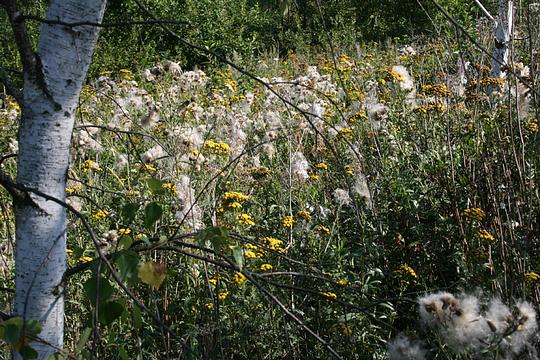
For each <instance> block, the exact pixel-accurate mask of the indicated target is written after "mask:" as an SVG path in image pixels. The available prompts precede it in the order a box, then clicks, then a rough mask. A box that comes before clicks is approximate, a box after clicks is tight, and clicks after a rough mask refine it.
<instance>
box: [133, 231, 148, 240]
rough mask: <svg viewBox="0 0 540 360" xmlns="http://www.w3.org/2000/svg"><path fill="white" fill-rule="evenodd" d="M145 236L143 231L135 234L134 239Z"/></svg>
mask: <svg viewBox="0 0 540 360" xmlns="http://www.w3.org/2000/svg"><path fill="white" fill-rule="evenodd" d="M144 237H146V235H145V234H144V233H138V234H137V235H135V239H137V240H140V239H142V238H144Z"/></svg>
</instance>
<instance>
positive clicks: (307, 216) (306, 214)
mask: <svg viewBox="0 0 540 360" xmlns="http://www.w3.org/2000/svg"><path fill="white" fill-rule="evenodd" d="M296 215H298V217H301V218H302V219H304V220H311V212H309V211H307V210H300V211H299V212H298V213H297V214H296Z"/></svg>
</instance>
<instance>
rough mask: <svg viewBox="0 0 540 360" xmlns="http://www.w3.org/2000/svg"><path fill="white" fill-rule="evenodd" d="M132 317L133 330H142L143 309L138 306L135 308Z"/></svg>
mask: <svg viewBox="0 0 540 360" xmlns="http://www.w3.org/2000/svg"><path fill="white" fill-rule="evenodd" d="M131 315H132V317H133V328H134V329H140V328H141V326H142V314H141V309H139V307H138V306H137V305H134V306H133V310H132V312H131Z"/></svg>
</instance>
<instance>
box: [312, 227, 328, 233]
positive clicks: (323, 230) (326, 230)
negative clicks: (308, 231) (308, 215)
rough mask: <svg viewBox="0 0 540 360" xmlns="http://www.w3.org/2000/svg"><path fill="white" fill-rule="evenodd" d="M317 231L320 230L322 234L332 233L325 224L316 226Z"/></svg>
mask: <svg viewBox="0 0 540 360" xmlns="http://www.w3.org/2000/svg"><path fill="white" fill-rule="evenodd" d="M315 231H317V232H320V233H321V234H330V229H329V228H327V227H326V226H324V225H317V226H315Z"/></svg>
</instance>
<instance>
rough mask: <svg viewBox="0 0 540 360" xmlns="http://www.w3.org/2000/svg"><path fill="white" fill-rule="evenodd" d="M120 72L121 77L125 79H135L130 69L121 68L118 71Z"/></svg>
mask: <svg viewBox="0 0 540 360" xmlns="http://www.w3.org/2000/svg"><path fill="white" fill-rule="evenodd" d="M118 74H119V75H120V77H121V78H122V79H124V80H133V73H132V72H131V70H128V69H120V70H119V71H118Z"/></svg>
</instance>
